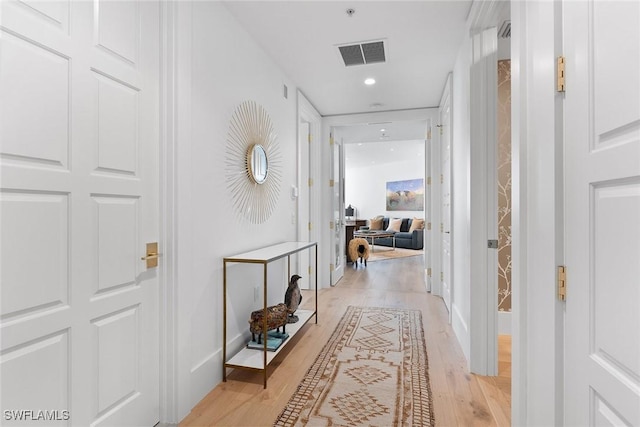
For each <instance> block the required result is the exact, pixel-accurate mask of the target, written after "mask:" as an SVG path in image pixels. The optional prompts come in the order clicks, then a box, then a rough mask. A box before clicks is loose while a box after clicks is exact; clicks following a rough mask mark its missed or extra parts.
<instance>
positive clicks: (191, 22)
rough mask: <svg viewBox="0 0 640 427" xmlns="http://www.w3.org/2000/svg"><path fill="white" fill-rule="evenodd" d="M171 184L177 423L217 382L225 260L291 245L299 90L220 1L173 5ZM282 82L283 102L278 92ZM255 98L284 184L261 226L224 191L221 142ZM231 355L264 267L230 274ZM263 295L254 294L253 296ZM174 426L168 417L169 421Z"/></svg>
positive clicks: (276, 283) (280, 274)
mask: <svg viewBox="0 0 640 427" xmlns="http://www.w3.org/2000/svg"><path fill="white" fill-rule="evenodd" d="M178 16H179V19H178V21H177V22H178V27H177V31H176V36H177V39H178V49H179V52H178V60H179V62H178V69H177V74H178V90H177V91H176V96H177V98H178V101H177V106H178V112H177V117H178V119H177V128H178V134H177V147H178V149H177V156H178V161H177V171H176V173H177V188H176V194H178V195H179V198H178V206H176V213H175V214H176V216H177V224H178V225H177V227H178V233H177V237H176V239H177V240H178V249H179V252H178V253H179V254H180V258H179V260H178V265H177V270H178V271H177V275H176V277H177V283H176V294H175V298H177V300H178V301H179V302H178V309H177V310H178V315H177V316H178V319H177V321H178V331H177V342H178V346H179V349H178V351H177V354H178V358H179V360H178V362H177V370H178V373H177V381H178V384H177V386H178V390H180V391H179V395H178V396H177V400H178V405H177V406H178V408H177V411H176V412H177V419H176V420H174V421H178V420H180V419H181V418H182V417H184V416H185V415H186V414H188V412H189V411H190V410H191V408H192V407H193V406H194V405H195V404H196V403H197V402H198V401H199V400H200V399H201V398H202V397H204V395H205V394H206V393H207V392H208V391H209V390H211V389H212V388H213V387H214V386H216V385H217V384H218V383H219V382H220V381H221V380H222V369H221V368H222V333H223V314H222V308H223V299H222V296H223V291H222V283H223V280H222V279H223V277H222V266H223V264H222V258H223V257H225V256H229V255H234V254H236V253H240V252H244V251H247V250H252V249H256V248H259V247H262V246H267V245H271V244H275V243H279V242H283V241H286V240H295V238H296V226H295V224H292V221H291V212H295V201H293V200H292V199H291V197H290V195H289V191H288V189H289V188H290V187H291V185H292V184H295V183H296V175H295V173H296V169H295V168H296V139H297V136H296V129H297V128H296V122H297V113H296V97H295V93H296V88H295V86H294V85H293V83H292V82H291V81H290V80H289V79H288V78H287V77H286V76H285V75H284V74H283V73H282V71H281V70H280V69H279V68H278V67H277V66H276V65H275V64H274V63H273V62H272V61H271V59H270V58H269V57H268V56H267V55H266V54H265V53H264V51H263V50H262V49H261V48H260V47H259V46H258V45H257V44H256V42H255V41H254V40H252V39H251V38H250V36H249V35H248V34H247V33H246V32H245V31H244V30H243V29H242V28H241V27H240V26H239V25H238V24H237V22H236V20H235V18H234V17H233V16H232V15H231V14H230V13H229V12H228V11H227V9H226V8H225V7H224V6H223V4H222V3H220V2H192V3H191V2H180V3H179V6H178ZM283 84H286V85H287V86H288V89H289V94H290V96H289V99H285V98H284V96H283ZM245 100H254V101H256V102H257V103H258V104H260V105H262V106H263V107H264V108H265V109H266V110H267V111H268V113H269V115H270V117H271V120H272V122H273V126H274V129H275V132H276V133H277V134H278V143H279V144H280V147H281V153H282V162H281V168H282V183H281V184H282V188H281V191H280V194H279V197H278V200H277V203H276V207H275V211H274V212H273V214H272V215H271V217H270V218H269V219H268V220H267V221H266V222H265V223H263V224H259V225H255V224H251V223H249V222H248V221H247V220H245V219H244V218H243V217H242V216H241V215H238V213H237V212H235V211H234V209H233V207H232V199H231V194H230V192H229V190H228V189H227V188H226V185H225V146H226V137H227V133H228V129H229V120H230V119H231V117H232V115H233V113H234V110H235V108H236V107H237V106H238V105H239V104H240V103H241V102H243V101H245ZM228 273H229V281H230V282H233V283H232V284H231V285H232V286H230V287H229V298H228V302H229V305H228V310H229V312H228V316H227V321H228V330H227V339H228V341H229V342H230V347H231V348H229V347H228V350H229V351H230V352H231V353H233V351H234V350H235V349H236V348H239V347H240V346H242V345H244V344H245V343H246V342H245V340H246V338H247V336H248V335H249V332H248V327H247V320H248V318H249V314H250V312H251V311H252V310H255V309H257V308H259V307H261V306H262V300H261V298H260V299H259V300H258V301H254V287H255V286H256V285H258V284H261V283H262V269H261V268H256V267H254V268H247V266H246V265H235V266H233V267H231V268H229V271H228ZM285 274H286V266H285V265H284V262H282V263H278V262H276V263H274V264H272V265H270V270H269V282H270V288H269V289H270V297H269V300H270V301H269V303H274V302H278V301H281V300H282V297H283V295H284V289H285V288H284V285H285V280H286V278H285V277H284V275H285ZM260 294H261V293H260ZM168 421H171V420H168Z"/></svg>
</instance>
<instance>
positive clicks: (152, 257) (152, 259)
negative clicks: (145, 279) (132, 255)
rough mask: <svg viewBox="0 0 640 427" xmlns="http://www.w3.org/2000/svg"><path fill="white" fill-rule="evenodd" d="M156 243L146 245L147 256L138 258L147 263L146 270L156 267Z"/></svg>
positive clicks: (157, 255) (157, 254)
mask: <svg viewBox="0 0 640 427" xmlns="http://www.w3.org/2000/svg"><path fill="white" fill-rule="evenodd" d="M160 255H161V254H160V253H158V242H153V243H147V255H146V256H143V257H142V258H140V259H141V260H142V261H146V262H147V268H153V267H157V266H158V257H160Z"/></svg>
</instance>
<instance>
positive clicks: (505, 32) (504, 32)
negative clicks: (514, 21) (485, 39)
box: [498, 21, 511, 39]
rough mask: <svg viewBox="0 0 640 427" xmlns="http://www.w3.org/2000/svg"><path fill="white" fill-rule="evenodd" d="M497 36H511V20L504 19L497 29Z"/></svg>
mask: <svg viewBox="0 0 640 427" xmlns="http://www.w3.org/2000/svg"><path fill="white" fill-rule="evenodd" d="M498 37H500V38H502V39H508V38H511V21H504V22H503V23H502V25H501V26H500V29H499V30H498Z"/></svg>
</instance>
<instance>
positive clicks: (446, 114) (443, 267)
mask: <svg viewBox="0 0 640 427" xmlns="http://www.w3.org/2000/svg"><path fill="white" fill-rule="evenodd" d="M447 87H449V86H447ZM439 114H440V125H439V129H440V173H441V175H440V209H441V210H440V220H441V221H442V222H441V223H440V236H441V241H442V246H441V248H442V249H441V250H442V253H441V255H440V280H441V282H442V283H441V289H442V298H443V299H444V303H445V305H446V306H447V309H448V310H449V321H451V294H452V292H451V284H452V283H453V282H452V277H451V276H452V272H451V96H450V92H449V91H448V90H445V93H444V95H443V98H442V100H441V102H440V111H439Z"/></svg>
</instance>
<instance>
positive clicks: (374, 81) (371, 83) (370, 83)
mask: <svg viewBox="0 0 640 427" xmlns="http://www.w3.org/2000/svg"><path fill="white" fill-rule="evenodd" d="M364 84H366V85H367V86H371V85H373V84H376V79H372V78H371V77H369V78H368V79H366V80H365V81H364Z"/></svg>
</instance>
